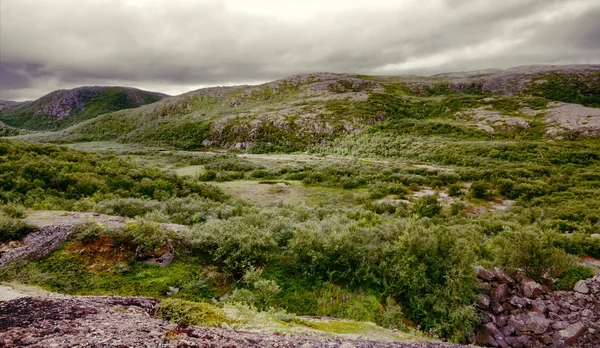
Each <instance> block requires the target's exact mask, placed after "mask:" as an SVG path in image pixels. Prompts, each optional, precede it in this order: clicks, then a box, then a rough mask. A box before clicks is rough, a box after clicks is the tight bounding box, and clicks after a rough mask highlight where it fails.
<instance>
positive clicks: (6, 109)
mask: <svg viewBox="0 0 600 348" xmlns="http://www.w3.org/2000/svg"><path fill="white" fill-rule="evenodd" d="M164 97H166V95H165V94H162V93H156V92H148V91H143V90H139V89H135V88H125V87H98V86H95V87H79V88H75V89H70V90H58V91H54V92H52V93H49V94H47V95H45V96H43V97H41V98H39V99H37V100H35V101H32V102H23V103H15V102H2V103H0V121H2V122H4V123H5V124H7V125H9V126H12V127H15V128H22V129H27V130H56V129H62V128H65V127H68V126H71V125H73V124H76V123H79V122H82V121H85V120H88V119H90V118H94V117H96V116H98V115H101V114H105V113H108V112H113V111H117V110H121V109H129V108H135V107H138V106H141V105H145V104H149V103H154V102H156V101H159V100H161V99H163V98H164Z"/></svg>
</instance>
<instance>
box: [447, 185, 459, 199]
mask: <svg viewBox="0 0 600 348" xmlns="http://www.w3.org/2000/svg"><path fill="white" fill-rule="evenodd" d="M460 195H462V188H461V187H460V185H458V184H452V185H450V186H449V187H448V196H450V197H457V196H460Z"/></svg>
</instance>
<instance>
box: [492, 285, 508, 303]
mask: <svg viewBox="0 0 600 348" xmlns="http://www.w3.org/2000/svg"><path fill="white" fill-rule="evenodd" d="M509 296H510V289H509V288H508V285H506V284H502V285H500V286H498V287H497V288H496V289H494V290H492V293H491V295H490V298H491V300H492V302H499V303H501V302H504V301H506V300H507V299H508V297H509Z"/></svg>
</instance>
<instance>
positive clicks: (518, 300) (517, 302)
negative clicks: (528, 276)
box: [509, 295, 528, 308]
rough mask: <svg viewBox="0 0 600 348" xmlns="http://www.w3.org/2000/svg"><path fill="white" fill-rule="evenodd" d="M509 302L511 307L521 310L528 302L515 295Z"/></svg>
mask: <svg viewBox="0 0 600 348" xmlns="http://www.w3.org/2000/svg"><path fill="white" fill-rule="evenodd" d="M509 302H510V304H511V305H513V306H515V307H517V308H523V307H525V306H526V305H527V303H528V300H527V299H525V298H523V297H520V296H516V295H515V296H513V297H511V298H510V301H509Z"/></svg>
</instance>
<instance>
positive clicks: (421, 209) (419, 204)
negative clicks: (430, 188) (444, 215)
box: [413, 195, 442, 218]
mask: <svg viewBox="0 0 600 348" xmlns="http://www.w3.org/2000/svg"><path fill="white" fill-rule="evenodd" d="M413 209H414V211H415V213H417V215H418V216H420V217H428V218H431V217H434V216H436V215H439V213H440V212H441V211H442V206H441V205H440V202H439V201H438V198H437V195H429V196H425V197H422V198H420V199H419V200H418V201H416V202H415V205H414V207H413Z"/></svg>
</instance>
